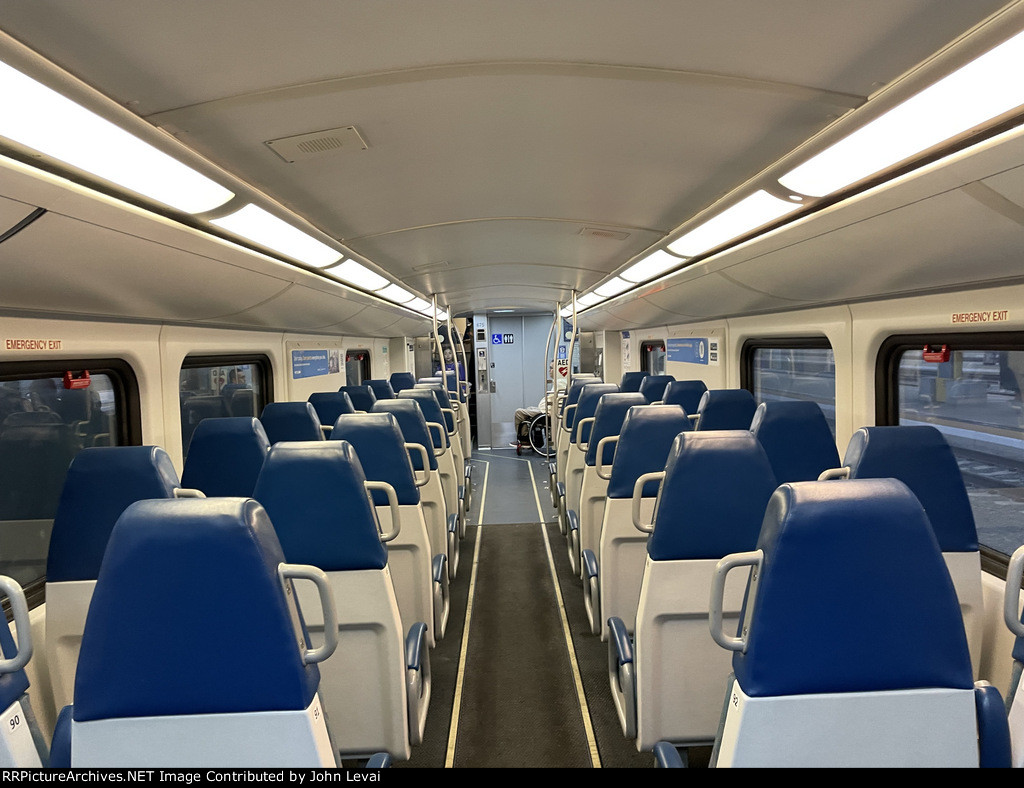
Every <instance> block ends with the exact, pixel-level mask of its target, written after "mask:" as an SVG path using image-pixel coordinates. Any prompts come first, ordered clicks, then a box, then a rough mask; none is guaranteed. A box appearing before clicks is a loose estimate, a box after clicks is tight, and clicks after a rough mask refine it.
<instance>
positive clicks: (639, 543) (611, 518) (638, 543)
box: [597, 405, 690, 638]
mask: <svg viewBox="0 0 1024 788" xmlns="http://www.w3.org/2000/svg"><path fill="white" fill-rule="evenodd" d="M689 430H690V420H689V419H688V418H687V417H686V413H685V412H684V411H683V409H682V408H681V407H679V406H678V405H643V406H634V407H632V408H630V409H629V412H628V413H627V414H626V418H625V420H624V421H623V422H622V430H621V432H620V433H619V441H618V444H617V446H616V449H615V459H614V460H613V461H612V469H611V479H609V481H608V499H607V501H605V507H604V520H603V521H602V524H601V535H600V538H599V552H598V556H597V557H598V560H599V561H600V583H599V584H600V598H601V607H602V614H601V618H602V629H601V635H602V638H607V636H608V618H610V617H611V616H618V617H619V618H621V619H622V621H623V623H624V624H625V625H626V629H627V631H629V632H632V631H633V626H634V623H635V621H636V606H637V601H638V600H639V598H640V581H641V580H642V579H643V574H644V564H645V562H646V560H647V534H646V533H643V532H642V531H639V530H637V528H636V527H635V526H634V525H633V488H634V486H635V485H636V483H637V481H638V480H639V478H640V477H641V476H642V475H643V474H646V473H656V472H658V471H662V470H664V468H665V462H666V461H667V459H668V453H669V450H670V449H671V448H672V444H673V442H674V441H675V438H676V436H677V435H678V434H679V433H681V432H686V431H689ZM641 490H642V492H641V495H642V498H643V499H644V500H643V502H642V506H641V510H640V513H641V515H642V516H643V517H644V518H649V517H650V515H651V513H652V512H653V510H654V502H655V498H656V496H657V494H658V483H657V482H656V481H649V482H646V483H645V484H644V485H643V487H642V488H641Z"/></svg>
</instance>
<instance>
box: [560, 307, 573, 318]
mask: <svg viewBox="0 0 1024 788" xmlns="http://www.w3.org/2000/svg"><path fill="white" fill-rule="evenodd" d="M558 314H560V315H561V316H562V317H572V306H571V305H570V306H567V307H566V308H565V309H563V310H562V311H561V312H559V313H558Z"/></svg>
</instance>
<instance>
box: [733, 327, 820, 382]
mask: <svg viewBox="0 0 1024 788" xmlns="http://www.w3.org/2000/svg"><path fill="white" fill-rule="evenodd" d="M776 349H778V350H831V351H832V358H833V361H834V360H835V354H836V351H835V348H833V347H832V343H831V342H829V340H828V337H826V336H824V335H818V336H774V337H748V338H747V339H745V340H744V341H743V344H742V345H741V346H740V388H741V389H746V390H747V391H749V392H750V393H751V394H753V393H754V353H755V352H756V351H758V350H776Z"/></svg>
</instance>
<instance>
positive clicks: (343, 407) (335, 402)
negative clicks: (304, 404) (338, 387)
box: [309, 391, 356, 427]
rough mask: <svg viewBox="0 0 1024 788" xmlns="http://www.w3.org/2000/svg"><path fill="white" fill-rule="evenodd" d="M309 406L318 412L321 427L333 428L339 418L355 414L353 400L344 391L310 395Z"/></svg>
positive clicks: (320, 392)
mask: <svg viewBox="0 0 1024 788" xmlns="http://www.w3.org/2000/svg"><path fill="white" fill-rule="evenodd" d="M309 404H310V405H312V406H313V410H315V411H316V417H317V418H318V419H319V420H320V426H321V427H333V426H334V422H336V421H337V420H338V416H342V415H344V414H346V413H355V412H356V406H355V405H353V404H352V398H351V397H350V396H349V395H348V394H346V393H345V392H344V391H317V392H314V393H312V394H310V395H309Z"/></svg>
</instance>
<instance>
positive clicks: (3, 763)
mask: <svg viewBox="0 0 1024 788" xmlns="http://www.w3.org/2000/svg"><path fill="white" fill-rule="evenodd" d="M0 594H3V595H4V596H5V597H6V598H7V600H8V602H9V604H10V607H11V611H12V613H13V617H14V624H15V628H16V632H17V636H18V643H17V644H15V642H14V637H13V636H12V635H11V630H10V629H9V628H8V625H7V622H6V621H4V622H3V625H2V626H0V714H2V715H3V719H4V720H5V722H4V724H3V726H2V727H0V768H4V769H11V768H39V767H42V766H46V765H48V763H47V761H48V754H47V752H46V745H45V740H44V739H43V735H42V732H41V731H40V730H39V726H38V724H37V723H36V718H35V714H34V713H33V711H32V704H31V701H30V699H29V696H28V689H29V679H28V674H27V673H26V672H25V665H27V664H28V662H29V660H30V659H31V657H32V649H33V643H32V632H31V624H30V623H29V615H28V604H27V603H26V601H25V593H24V591H23V590H22V588H21V586H20V585H19V584H18V583H17V582H16V581H15V580H14V579H12V578H10V577H4V576H0Z"/></svg>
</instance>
